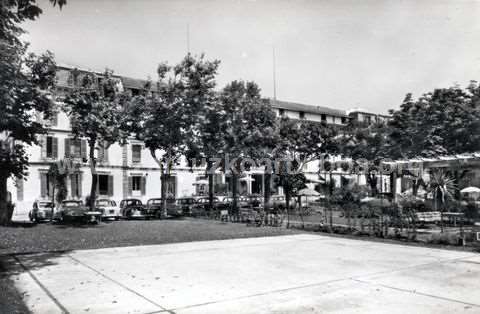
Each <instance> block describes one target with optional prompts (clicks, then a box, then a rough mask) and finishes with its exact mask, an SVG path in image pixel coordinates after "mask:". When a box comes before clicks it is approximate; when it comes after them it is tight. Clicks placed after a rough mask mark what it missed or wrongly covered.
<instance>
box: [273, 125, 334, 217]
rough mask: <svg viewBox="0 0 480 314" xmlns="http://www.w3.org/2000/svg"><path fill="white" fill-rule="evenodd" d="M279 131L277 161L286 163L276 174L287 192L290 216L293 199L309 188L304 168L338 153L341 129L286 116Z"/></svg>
mask: <svg viewBox="0 0 480 314" xmlns="http://www.w3.org/2000/svg"><path fill="white" fill-rule="evenodd" d="M278 132H279V139H280V140H279V142H278V143H277V148H276V150H275V152H276V154H275V155H276V156H275V158H276V159H277V160H283V161H284V162H283V163H277V165H278V166H277V169H276V174H277V176H278V178H277V182H278V183H279V185H280V186H282V187H283V190H284V193H285V200H286V209H287V217H288V216H289V211H290V199H291V197H292V196H293V195H294V193H295V192H296V190H298V189H301V188H303V187H305V182H306V179H305V175H304V174H303V168H304V166H305V165H306V164H308V163H309V162H312V161H316V160H320V159H321V160H323V159H325V158H326V157H328V156H329V155H330V154H335V153H336V152H337V150H338V145H337V139H336V138H337V130H336V128H335V127H334V126H331V125H327V124H326V123H317V122H310V121H306V120H300V121H297V120H290V119H289V118H287V117H282V118H281V119H280V121H279V127H278Z"/></svg>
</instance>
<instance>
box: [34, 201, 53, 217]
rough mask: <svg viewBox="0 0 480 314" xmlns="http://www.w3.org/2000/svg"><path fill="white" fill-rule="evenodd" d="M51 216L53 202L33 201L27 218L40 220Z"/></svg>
mask: <svg viewBox="0 0 480 314" xmlns="http://www.w3.org/2000/svg"><path fill="white" fill-rule="evenodd" d="M52 216H53V203H52V202H41V201H35V202H33V206H32V209H31V210H30V212H29V213H28V218H30V221H32V222H41V221H44V220H50V219H52Z"/></svg>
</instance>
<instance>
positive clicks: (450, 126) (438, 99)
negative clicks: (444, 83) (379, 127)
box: [389, 81, 480, 158]
mask: <svg viewBox="0 0 480 314" xmlns="http://www.w3.org/2000/svg"><path fill="white" fill-rule="evenodd" d="M391 114H392V119H391V121H390V122H389V128H390V132H389V155H390V156H391V157H392V158H414V157H436V156H439V155H446V154H462V153H468V152H476V151H479V150H480V87H479V85H478V83H477V82H476V81H472V82H471V83H470V85H469V86H468V87H467V88H466V89H462V88H460V87H459V86H454V87H449V88H441V89H435V90H434V91H433V92H430V93H426V94H424V95H422V96H421V97H419V98H418V99H417V100H414V99H413V97H412V95H411V94H407V96H406V97H405V100H404V101H403V103H402V105H401V106H400V109H399V110H396V111H391Z"/></svg>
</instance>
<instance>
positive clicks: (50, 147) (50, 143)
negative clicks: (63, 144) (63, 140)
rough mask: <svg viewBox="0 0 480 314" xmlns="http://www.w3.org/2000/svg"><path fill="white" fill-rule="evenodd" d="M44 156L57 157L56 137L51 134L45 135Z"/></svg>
mask: <svg viewBox="0 0 480 314" xmlns="http://www.w3.org/2000/svg"><path fill="white" fill-rule="evenodd" d="M44 156H45V157H47V158H57V157H58V139H57V138H55V137H53V136H47V138H46V140H45V152H44Z"/></svg>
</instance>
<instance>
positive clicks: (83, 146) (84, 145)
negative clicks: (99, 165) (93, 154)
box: [80, 140, 87, 159]
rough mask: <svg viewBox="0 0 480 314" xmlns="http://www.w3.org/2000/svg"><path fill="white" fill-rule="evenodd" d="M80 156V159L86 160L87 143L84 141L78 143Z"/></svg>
mask: <svg viewBox="0 0 480 314" xmlns="http://www.w3.org/2000/svg"><path fill="white" fill-rule="evenodd" d="M80 143H81V144H80V154H81V156H82V158H85V159H86V158H87V141H86V140H81V142H80Z"/></svg>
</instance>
